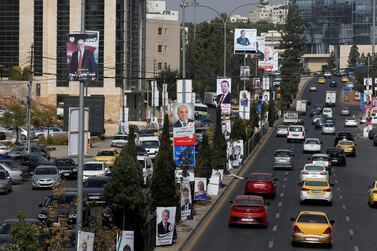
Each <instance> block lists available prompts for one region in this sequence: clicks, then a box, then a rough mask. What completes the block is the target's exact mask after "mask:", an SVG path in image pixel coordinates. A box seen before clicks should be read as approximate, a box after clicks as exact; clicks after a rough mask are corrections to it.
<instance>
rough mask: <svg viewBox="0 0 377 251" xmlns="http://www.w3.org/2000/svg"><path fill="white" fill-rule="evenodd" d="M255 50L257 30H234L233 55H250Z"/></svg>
mask: <svg viewBox="0 0 377 251" xmlns="http://www.w3.org/2000/svg"><path fill="white" fill-rule="evenodd" d="M256 50H257V29H235V30H234V53H246V52H248V53H250V52H256Z"/></svg>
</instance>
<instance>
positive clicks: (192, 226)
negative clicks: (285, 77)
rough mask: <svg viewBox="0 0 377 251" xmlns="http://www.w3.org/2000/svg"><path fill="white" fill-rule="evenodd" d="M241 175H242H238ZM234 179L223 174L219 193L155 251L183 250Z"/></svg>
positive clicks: (237, 172)
mask: <svg viewBox="0 0 377 251" xmlns="http://www.w3.org/2000/svg"><path fill="white" fill-rule="evenodd" d="M310 79H311V78H309V77H305V78H302V79H301V81H300V83H299V85H298V94H297V98H298V99H299V98H301V95H302V93H303V89H304V88H305V86H306V84H307V83H308V80H310ZM273 131H274V130H272V128H270V129H269V131H268V132H267V133H266V134H265V135H264V137H263V138H262V140H261V142H260V143H259V144H258V146H257V147H256V148H255V149H254V151H253V152H252V153H251V154H250V155H249V157H248V158H247V159H246V160H245V161H244V164H243V165H242V166H241V167H239V168H237V169H233V170H231V174H235V175H240V174H241V173H242V172H244V170H245V168H244V167H245V166H250V165H251V163H252V162H253V161H254V159H255V157H256V156H257V155H258V152H259V151H260V149H261V148H262V147H263V145H264V143H265V142H266V141H267V140H268V139H269V137H270V136H271V134H272V133H273ZM240 176H242V175H240ZM233 181H234V177H233V176H230V175H224V180H223V184H225V187H223V188H221V189H220V190H219V194H218V195H217V196H211V199H210V200H209V201H207V204H205V205H198V204H195V211H196V215H195V216H194V217H193V219H192V220H187V221H182V222H180V223H178V225H177V239H176V240H175V241H174V242H173V245H171V246H163V247H156V248H155V249H154V250H156V251H176V250H183V248H184V247H185V246H186V244H187V242H188V241H189V240H190V239H191V237H192V235H193V234H194V233H195V231H196V230H197V229H198V228H199V227H200V225H201V223H202V221H203V220H204V219H205V217H206V216H207V215H209V214H210V213H211V211H212V209H214V208H215V206H216V205H217V202H218V201H220V198H221V197H222V196H223V195H224V194H225V192H226V191H227V190H228V188H230V187H231V186H232V183H233Z"/></svg>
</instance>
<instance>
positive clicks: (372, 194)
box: [368, 181, 377, 207]
mask: <svg viewBox="0 0 377 251" xmlns="http://www.w3.org/2000/svg"><path fill="white" fill-rule="evenodd" d="M368 204H369V206H371V207H373V206H376V205H377V181H374V182H373V183H372V185H370V186H369V190H368Z"/></svg>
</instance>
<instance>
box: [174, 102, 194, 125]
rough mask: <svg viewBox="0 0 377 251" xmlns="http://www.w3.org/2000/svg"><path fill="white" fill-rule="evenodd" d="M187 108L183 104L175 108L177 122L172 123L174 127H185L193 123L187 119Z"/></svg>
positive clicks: (188, 112)
mask: <svg viewBox="0 0 377 251" xmlns="http://www.w3.org/2000/svg"><path fill="white" fill-rule="evenodd" d="M189 114H190V111H189V108H188V106H187V105H185V104H181V105H179V106H178V107H177V116H178V120H177V121H176V122H175V123H174V127H186V126H188V123H190V122H194V121H193V120H192V119H189Z"/></svg>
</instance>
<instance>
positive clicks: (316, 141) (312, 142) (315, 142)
mask: <svg viewBox="0 0 377 251" xmlns="http://www.w3.org/2000/svg"><path fill="white" fill-rule="evenodd" d="M306 144H319V142H318V140H317V139H307V140H306Z"/></svg>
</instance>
